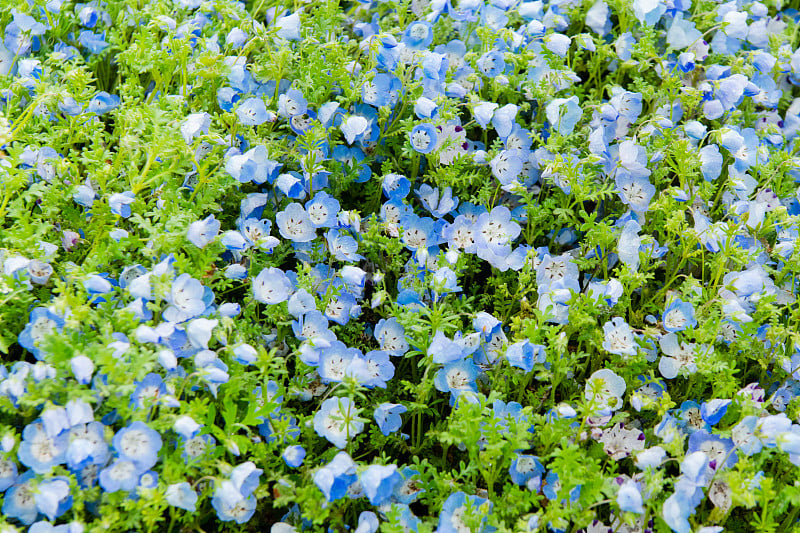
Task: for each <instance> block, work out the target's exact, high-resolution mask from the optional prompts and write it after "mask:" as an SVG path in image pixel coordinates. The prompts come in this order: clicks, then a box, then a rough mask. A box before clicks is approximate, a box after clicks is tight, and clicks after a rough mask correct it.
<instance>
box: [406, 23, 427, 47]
mask: <svg viewBox="0 0 800 533" xmlns="http://www.w3.org/2000/svg"><path fill="white" fill-rule="evenodd" d="M432 42H433V26H431V24H430V23H429V22H426V21H423V20H416V21H414V22H412V23H411V24H409V25H408V27H407V28H406V31H405V32H404V33H403V44H405V45H406V46H407V47H408V48H409V49H411V50H424V49H426V48H428V47H429V46H430V45H431V43H432Z"/></svg>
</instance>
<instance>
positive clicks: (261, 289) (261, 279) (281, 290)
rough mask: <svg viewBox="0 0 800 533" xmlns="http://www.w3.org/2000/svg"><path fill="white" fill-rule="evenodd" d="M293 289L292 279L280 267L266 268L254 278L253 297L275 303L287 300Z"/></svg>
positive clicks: (270, 303)
mask: <svg viewBox="0 0 800 533" xmlns="http://www.w3.org/2000/svg"><path fill="white" fill-rule="evenodd" d="M293 291H294V285H293V284H292V281H291V280H290V279H289V278H288V277H287V276H286V273H285V272H283V270H281V269H279V268H275V267H269V268H265V269H263V270H262V271H261V272H259V273H258V276H256V278H255V279H254V280H253V297H254V298H255V299H256V301H258V302H261V303H265V304H269V305H275V304H279V303H281V302H285V301H286V300H288V299H289V296H290V294H291V293H292V292H293Z"/></svg>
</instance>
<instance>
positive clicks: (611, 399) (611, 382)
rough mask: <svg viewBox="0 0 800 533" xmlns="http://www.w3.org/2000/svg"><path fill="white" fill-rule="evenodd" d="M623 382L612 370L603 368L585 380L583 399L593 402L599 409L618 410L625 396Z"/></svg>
mask: <svg viewBox="0 0 800 533" xmlns="http://www.w3.org/2000/svg"><path fill="white" fill-rule="evenodd" d="M625 388H626V384H625V380H624V379H623V378H621V377H620V376H618V375H617V374H615V373H614V372H613V371H612V370H609V369H607V368H603V369H601V370H598V371H597V372H595V373H594V374H592V375H591V377H590V378H589V379H588V380H586V387H585V391H584V398H586V400H588V401H593V402H595V405H596V406H597V407H598V408H600V409H612V410H615V409H619V408H620V407H622V395H623V394H625Z"/></svg>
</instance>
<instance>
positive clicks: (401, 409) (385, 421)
mask: <svg viewBox="0 0 800 533" xmlns="http://www.w3.org/2000/svg"><path fill="white" fill-rule="evenodd" d="M406 411H408V408H407V407H406V406H405V405H401V404H399V403H388V402H384V403H382V404H380V405H379V406H378V407H376V408H375V412H374V413H373V418H374V419H375V423H376V424H378V429H380V430H381V433H383V434H384V435H386V436H389V435H390V434H391V433H394V432H395V431H397V430H399V429H400V427H401V426H402V425H403V419H402V418H401V417H400V415H401V414H402V413H405V412H406Z"/></svg>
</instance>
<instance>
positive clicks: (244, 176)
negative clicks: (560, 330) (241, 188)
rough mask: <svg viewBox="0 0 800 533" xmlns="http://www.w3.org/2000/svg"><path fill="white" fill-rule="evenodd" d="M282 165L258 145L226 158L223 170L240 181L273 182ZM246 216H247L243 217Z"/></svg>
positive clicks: (263, 147) (264, 147)
mask: <svg viewBox="0 0 800 533" xmlns="http://www.w3.org/2000/svg"><path fill="white" fill-rule="evenodd" d="M282 166H283V165H282V164H281V163H278V162H276V161H273V160H271V159H270V158H269V153H268V152H267V148H266V146H263V145H258V146H255V147H253V148H251V149H250V150H248V151H247V152H245V153H244V154H239V153H234V154H233V155H231V156H230V157H228V158H227V161H226V162H225V170H226V171H227V172H228V174H230V175H231V176H233V177H234V178H236V180H237V181H239V182H240V183H250V182H253V183H256V184H259V185H260V184H262V183H266V182H269V183H273V182H274V181H275V178H276V177H277V176H278V173H279V171H280V169H281V167H282ZM244 218H247V217H244Z"/></svg>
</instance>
